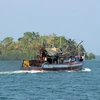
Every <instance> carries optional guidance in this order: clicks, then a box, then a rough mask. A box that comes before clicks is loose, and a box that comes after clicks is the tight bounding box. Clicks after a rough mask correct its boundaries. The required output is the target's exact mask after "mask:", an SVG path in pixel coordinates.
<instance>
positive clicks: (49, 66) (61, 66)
mask: <svg viewBox="0 0 100 100" xmlns="http://www.w3.org/2000/svg"><path fill="white" fill-rule="evenodd" d="M51 58H52V59H51ZM51 58H47V61H45V62H41V60H23V63H22V67H21V70H29V71H31V70H34V71H70V70H74V71H79V70H81V69H82V66H83V61H78V62H76V61H68V60H63V61H61V60H60V59H59V61H58V62H56V61H55V58H53V57H51Z"/></svg>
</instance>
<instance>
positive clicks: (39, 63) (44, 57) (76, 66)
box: [21, 42, 83, 71]
mask: <svg viewBox="0 0 100 100" xmlns="http://www.w3.org/2000/svg"><path fill="white" fill-rule="evenodd" d="M81 43H82V42H81ZM50 52H51V51H50ZM69 58H70V60H68V59H69ZM82 66H83V58H82V57H79V56H75V57H72V56H71V57H66V54H63V53H62V49H61V48H60V49H59V51H57V52H56V53H55V54H52V56H51V55H49V54H48V50H46V49H45V48H44V47H41V48H40V49H39V54H38V56H37V59H34V60H28V59H25V60H23V62H22V66H21V70H35V71H69V70H75V71H78V70H81V69H82Z"/></svg>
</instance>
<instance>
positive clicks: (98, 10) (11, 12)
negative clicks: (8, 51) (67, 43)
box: [0, 0, 100, 55]
mask: <svg viewBox="0 0 100 100" xmlns="http://www.w3.org/2000/svg"><path fill="white" fill-rule="evenodd" d="M27 31H29V32H33V31H34V32H39V33H40V34H41V35H45V34H46V35H47V34H50V33H56V34H58V35H59V34H62V35H63V36H65V37H66V39H67V38H71V39H75V40H76V41H77V42H80V41H81V40H83V43H82V44H83V46H84V48H85V49H86V51H87V52H89V53H90V52H92V53H94V54H96V55H100V45H99V44H100V43H99V41H100V0H0V40H3V39H4V38H5V37H7V36H8V37H13V38H14V40H17V39H18V38H20V37H22V36H23V33H25V32H27Z"/></svg>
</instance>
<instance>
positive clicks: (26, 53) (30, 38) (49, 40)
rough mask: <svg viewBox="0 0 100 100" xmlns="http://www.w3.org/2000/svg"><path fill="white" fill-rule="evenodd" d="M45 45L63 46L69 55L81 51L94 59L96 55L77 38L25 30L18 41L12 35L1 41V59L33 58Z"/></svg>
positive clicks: (48, 46) (47, 46)
mask: <svg viewBox="0 0 100 100" xmlns="http://www.w3.org/2000/svg"><path fill="white" fill-rule="evenodd" d="M41 45H43V46H45V47H46V48H51V47H56V48H60V47H61V48H62V49H63V52H64V53H65V54H66V55H67V56H75V55H77V54H78V53H79V52H80V54H81V55H84V54H85V55H86V58H89V59H94V58H95V55H94V54H92V53H90V54H89V56H88V55H87V52H86V51H85V49H84V47H83V45H81V44H80V45H78V43H76V41H75V40H72V39H66V38H65V37H64V36H57V35H56V34H54V33H53V34H50V35H48V36H41V35H40V34H39V33H38V32H25V33H24V36H23V37H20V38H19V39H18V41H17V42H15V41H13V38H12V37H6V38H5V39H4V40H2V41H1V42H0V60H23V59H33V58H35V57H36V56H37V51H38V49H39V47H40V46H41Z"/></svg>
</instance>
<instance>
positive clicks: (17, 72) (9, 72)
mask: <svg viewBox="0 0 100 100" xmlns="http://www.w3.org/2000/svg"><path fill="white" fill-rule="evenodd" d="M39 72H43V71H33V70H32V71H23V70H18V71H4V72H0V74H19V73H39Z"/></svg>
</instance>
